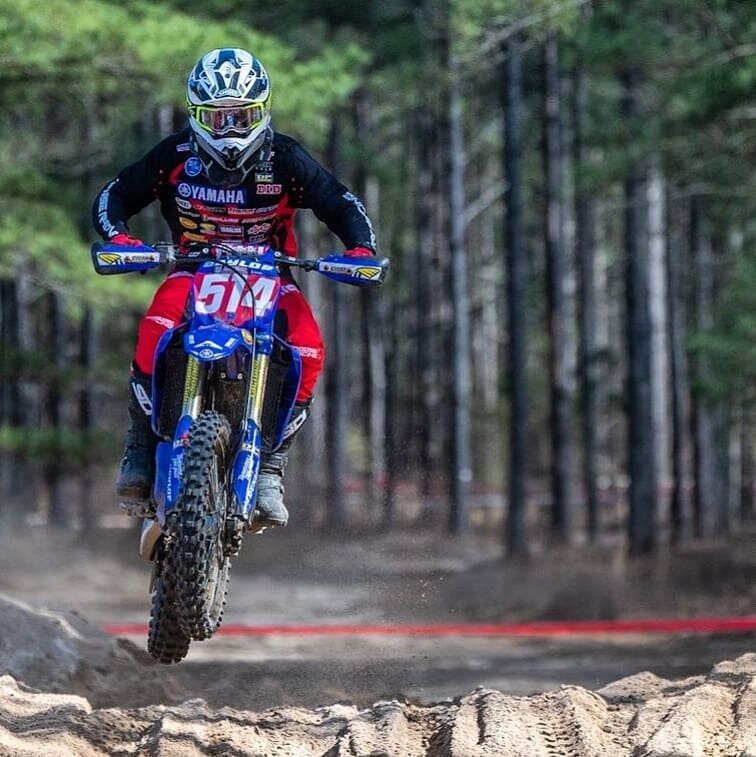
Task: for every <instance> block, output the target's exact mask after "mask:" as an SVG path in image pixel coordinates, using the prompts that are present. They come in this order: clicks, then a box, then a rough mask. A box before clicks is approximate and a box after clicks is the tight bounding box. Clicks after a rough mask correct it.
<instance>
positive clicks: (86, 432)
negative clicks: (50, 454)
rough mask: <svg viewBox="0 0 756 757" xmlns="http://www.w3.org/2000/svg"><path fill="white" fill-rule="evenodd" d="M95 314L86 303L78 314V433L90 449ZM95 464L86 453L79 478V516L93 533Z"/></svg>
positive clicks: (86, 531) (95, 524) (93, 421)
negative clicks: (79, 372)
mask: <svg viewBox="0 0 756 757" xmlns="http://www.w3.org/2000/svg"><path fill="white" fill-rule="evenodd" d="M95 334H96V332H95V317H94V312H93V310H92V308H91V307H90V306H88V305H87V306H85V308H84V312H83V314H82V316H81V325H80V332H79V368H80V370H81V387H80V389H79V433H80V434H81V436H82V438H83V439H84V441H85V445H84V446H85V449H86V450H89V449H90V448H91V446H92V444H93V442H94V440H93V439H92V438H91V435H92V431H93V430H94V429H95V428H96V423H95V417H96V416H95V413H96V410H95V396H94V393H95V387H94V383H93V382H94V377H93V375H92V373H93V370H94V363H95V350H96V346H95V339H96V337H95ZM93 473H94V468H93V465H92V462H91V460H89V459H88V458H87V457H85V459H84V460H82V463H81V474H80V479H79V496H80V497H81V500H80V517H81V523H82V527H83V529H84V532H85V533H92V532H93V531H94V530H95V529H96V527H97V511H96V508H95V507H94V502H93V499H92V490H93V487H94V475H93Z"/></svg>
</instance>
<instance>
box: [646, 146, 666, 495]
mask: <svg viewBox="0 0 756 757" xmlns="http://www.w3.org/2000/svg"><path fill="white" fill-rule="evenodd" d="M664 185H665V180H664V177H663V176H662V173H661V169H660V167H659V162H658V159H655V160H654V162H653V164H652V167H651V170H650V172H649V180H648V191H647V195H646V197H647V201H648V250H649V301H650V313H651V334H652V341H651V360H652V363H651V365H652V370H651V393H652V407H653V415H654V439H655V444H656V470H657V476H658V480H659V482H660V483H661V484H662V485H663V488H664V489H665V490H666V488H667V487H666V484H667V482H668V481H669V474H670V471H669V457H670V456H669V451H670V450H669V447H670V432H669V422H668V420H667V419H668V416H669V407H668V404H667V396H668V388H669V386H668V384H669V381H668V375H669V363H668V354H669V353H668V350H667V303H668V293H667V280H666V275H665V260H666V234H665V223H666V213H665V209H664V201H665V192H664Z"/></svg>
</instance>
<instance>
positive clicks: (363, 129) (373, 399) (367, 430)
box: [353, 89, 386, 520]
mask: <svg viewBox="0 0 756 757" xmlns="http://www.w3.org/2000/svg"><path fill="white" fill-rule="evenodd" d="M353 114H354V129H355V133H356V135H357V141H358V146H359V147H360V151H361V152H362V153H363V154H364V153H366V151H367V147H366V145H367V142H368V140H369V139H370V133H371V130H370V126H371V124H370V111H369V103H368V100H367V98H366V96H365V92H364V90H362V89H361V90H359V91H358V92H357V93H356V94H355V97H354V109H353ZM365 166H366V159H363V160H360V161H358V164H357V167H356V171H355V181H354V184H355V189H356V191H357V193H358V194H359V195H360V196H361V197H362V199H363V200H364V202H365V204H366V206H367V208H368V212H369V213H370V216H371V219H372V221H373V224H374V225H375V224H376V223H377V220H378V201H379V188H378V182H377V181H376V180H375V179H374V178H371V177H368V176H367V174H366V172H365ZM385 301H386V297H385V293H384V292H375V291H372V290H370V289H362V290H360V315H361V318H360V324H361V328H360V330H361V339H360V349H361V351H362V355H361V357H362V382H361V383H362V386H363V388H364V397H363V398H362V402H361V406H362V426H363V434H364V437H365V448H366V455H365V463H366V464H365V472H364V484H365V504H366V509H367V514H368V517H369V518H370V519H371V520H372V519H374V518H375V516H376V514H377V510H378V506H379V502H380V499H381V498H380V497H379V491H380V487H381V486H382V485H383V477H384V473H385V459H384V441H385V434H384V423H385V416H386V408H385V403H386V378H385V370H384V352H385V344H384V328H383V322H384V313H385V311H386V308H385Z"/></svg>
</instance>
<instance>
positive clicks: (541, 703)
mask: <svg viewBox="0 0 756 757" xmlns="http://www.w3.org/2000/svg"><path fill="white" fill-rule="evenodd" d="M125 536H126V537H127V538H125V539H121V538H120V537H118V539H116V540H114V541H111V542H109V543H104V542H103V545H102V549H101V550H100V551H97V552H94V551H92V550H91V549H89V548H87V549H84V550H82V549H81V548H80V547H79V546H78V545H77V544H76V543H67V544H63V543H60V540H58V541H55V542H51V541H50V540H49V539H47V538H45V539H41V540H39V541H38V542H37V541H35V538H36V537H34V536H33V535H31V536H30V537H29V538H28V539H26V540H25V542H24V543H23V544H22V543H20V542H19V543H17V544H16V545H14V544H6V545H4V548H3V549H0V592H6V593H7V594H8V595H9V596H12V597H24V600H25V601H24V602H19V601H18V600H15V599H8V598H3V597H2V596H0V676H3V674H5V675H4V676H3V677H2V678H0V755H2V756H3V757H4V756H5V755H6V754H10V755H45V754H47V755H51V756H52V755H54V756H55V757H59V756H60V757H63V756H65V755H76V756H77V757H79V755H83V756H86V755H94V754H98V755H99V754H103V755H104V754H108V755H110V754H112V755H121V754H123V755H125V754H140V755H194V754H218V755H261V756H265V757H269V756H273V755H278V756H280V757H282V756H283V755H291V756H292V757H308V755H319V756H321V757H339V756H340V755H341V756H343V755H360V757H394V756H396V757H412V755H435V756H440V755H443V756H444V757H454V756H456V757H480V756H482V755H492V756H493V755H496V757H507V755H522V756H523V757H526V756H527V757H539V756H540V755H545V756H546V757H565V756H567V755H570V756H571V757H586V756H587V755H597V756H598V755H600V756H601V757H615V756H616V757H622V755H628V757H631V756H632V757H653V756H654V755H659V756H660V757H661V755H664V757H685V756H686V755H695V756H696V757H699V755H700V757H720V756H722V757H756V741H755V740H756V683H754V681H755V680H756V655H753V654H744V653H748V652H752V651H753V650H754V647H755V646H756V645H755V644H754V637H753V635H752V634H740V635H731V636H703V635H701V636H691V637H680V638H676V637H664V636H650V637H643V636H623V637H617V638H609V637H606V638H602V637H592V638H575V639H559V640H543V639H541V640H536V639H516V640H513V639H491V638H467V639H464V638H447V639H443V640H440V639H434V638H409V637H397V638H390V639H378V638H374V639H370V638H361V637H355V638H352V639H343V638H337V639H334V638H310V639H299V638H284V637H280V638H269V639H224V638H218V639H213V640H211V641H210V642H204V643H202V644H197V645H195V646H193V648H192V651H191V652H190V655H189V658H188V659H187V660H186V661H185V662H184V663H181V664H180V665H178V666H172V667H167V668H166V667H164V666H158V665H156V664H154V663H153V662H152V661H151V660H150V659H149V658H148V657H147V655H146V653H145V652H144V651H143V648H144V639H143V638H134V639H133V640H132V641H129V640H119V639H113V638H111V637H109V636H106V635H105V634H104V633H102V632H101V631H100V630H99V628H98V624H99V623H102V622H104V621H113V620H119V621H130V622H142V623H143V622H144V621H145V620H146V618H147V614H148V612H147V596H146V591H145V584H146V573H147V569H146V568H147V566H145V565H144V564H140V563H139V562H138V561H136V560H135V558H134V557H133V543H132V537H131V535H128V534H126V535H125ZM275 536H277V535H275ZM275 536H274V539H269V540H266V541H262V540H261V541H260V542H259V543H257V544H255V550H254V551H252V550H250V552H249V553H247V555H246V556H245V555H243V558H244V559H242V560H240V562H239V565H237V566H235V573H234V577H233V581H232V588H231V593H230V597H229V600H230V607H229V613H228V616H227V617H228V620H229V622H262V623H265V622H267V623H293V622H313V621H317V622H322V621H324V620H325V621H326V622H371V621H372V622H376V621H382V622H394V623H399V622H402V621H407V620H408V619H422V620H426V621H428V620H436V621H440V620H447V621H448V620H450V619H452V620H455V621H464V620H489V619H506V620H525V619H555V618H559V617H572V618H575V617H579V618H590V617H618V616H619V617H622V616H623V613H624V616H625V617H643V616H648V615H649V614H661V613H663V614H668V615H678V616H679V617H685V616H690V615H696V614H698V615H701V614H704V613H706V614H713V613H716V612H727V613H734V614H748V613H749V612H752V608H753V599H754V594H753V591H754V582H753V580H752V579H753V576H754V562H753V550H752V544H744V545H742V549H741V550H740V552H739V553H738V554H739V555H740V556H739V557H737V559H736V557H735V556H734V553H733V551H732V550H731V549H729V548H728V549H727V550H721V549H719V548H717V549H716V550H715V551H713V552H712V551H711V550H710V551H708V552H706V553H705V554H704V555H700V556H699V555H698V554H693V555H692V556H691V555H682V556H681V558H680V559H678V560H677V562H676V563H675V564H670V565H669V566H667V567H665V566H664V565H661V566H660V565H655V566H653V569H651V568H647V567H646V566H639V567H638V568H634V567H632V566H624V567H623V566H620V567H621V570H620V569H615V568H614V567H611V566H610V568H609V569H607V567H606V562H605V561H604V560H602V559H599V560H595V561H592V562H583V563H580V562H579V561H578V560H577V559H576V558H575V557H574V556H569V557H568V558H567V559H564V560H562V561H561V562H557V561H552V562H550V563H543V564H538V565H536V564H529V565H524V566H519V567H518V566H511V565H510V566H507V565H504V564H502V563H501V562H498V561H496V560H495V559H492V558H493V555H492V554H491V553H486V552H485V550H483V551H482V550H481V547H480V545H479V544H468V545H464V544H463V545H461V546H456V545H450V544H449V543H448V542H447V543H444V542H440V543H438V544H437V543H435V542H434V541H433V539H431V538H428V539H427V540H426V541H423V540H422V539H420V538H418V536H417V535H412V536H411V537H409V538H407V539H397V538H396V537H394V536H392V537H391V539H390V540H385V541H381V540H372V541H367V540H365V539H356V540H354V541H353V542H351V543H349V542H347V543H336V542H330V543H329V542H321V543H320V544H318V543H317V542H316V541H315V540H313V539H312V538H311V537H309V536H308V538H307V539H305V540H302V539H298V538H296V537H295V538H292V537H290V536H288V535H287V536H286V537H285V539H284V538H282V539H279V540H278V541H277V542H276V541H275ZM103 538H110V537H107V535H106V536H105V537H103ZM287 540H288V541H287ZM258 545H259V546H258ZM594 564H595V566H596V567H593V565H594ZM648 575H651V576H652V577H653V580H651V581H649V580H645V579H646V577H647V576H648ZM49 608H55V609H49ZM72 610H76V612H77V613H81V614H74V613H72V612H71V611H72ZM82 616H86V618H89V620H86V619H85V618H84V617H82ZM726 658H739V659H737V661H736V662H734V663H721V664H719V665H716V666H715V667H714V669H713V670H712V671H711V673H709V674H708V675H705V674H706V671H707V670H709V669H710V668H711V666H712V664H714V663H715V662H716V661H717V660H721V659H726ZM638 670H650V671H654V673H655V674H656V675H654V674H652V673H642V674H640V675H634V676H631V677H630V678H625V679H623V680H621V681H619V682H618V683H615V684H609V682H610V681H612V680H613V679H616V678H622V676H627V675H628V674H631V673H635V672H636V671H638ZM657 675H659V676H665V677H666V678H669V679H671V680H672V679H677V678H682V679H684V680H680V681H677V682H675V683H671V682H670V681H667V680H664V679H662V678H657V677H656V676H657ZM691 675H693V676H694V677H692V678H691V677H689V676H691ZM696 676H697V677H696ZM478 684H482V685H483V686H484V687H485V688H479V689H476V690H475V691H474V692H473V693H471V694H468V695H467V696H465V697H462V698H457V699H451V698H450V699H448V700H446V701H441V700H444V699H445V698H446V697H459V695H460V694H462V693H463V692H465V691H470V690H471V689H474V688H475V686H476V685H478ZM560 684H571V685H567V686H560ZM32 686H33V687H34V689H30V688H29V687H32ZM601 687H603V688H601ZM596 689H598V691H597V692H596V691H592V690H596ZM544 690H550V691H546V693H537V694H535V695H533V696H514V695H516V694H522V695H525V694H531V693H533V692H543V691H544ZM42 692H44V693H42ZM502 692H504V693H502ZM395 697H396V698H397V699H398V701H396V700H395V699H394V698H395ZM187 700H189V701H187ZM377 700H384V701H379V702H378V703H377V704H373V703H374V702H376V701H377ZM339 701H341V703H340V704H332V703H333V702H339ZM438 702H441V703H440V704H439V703H438ZM271 707H274V708H276V709H271Z"/></svg>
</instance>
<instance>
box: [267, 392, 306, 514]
mask: <svg viewBox="0 0 756 757" xmlns="http://www.w3.org/2000/svg"><path fill="white" fill-rule="evenodd" d="M310 403H311V401H309V400H308V401H307V402H297V403H296V404H295V405H294V411H293V412H292V414H291V420H290V421H289V425H288V426H287V427H286V431H284V440H283V442H282V443H281V446H280V447H279V448H278V449H277V450H276V451H275V452H263V454H262V459H261V460H260V473H259V474H258V477H257V509H256V517H255V525H259V526H266V527H271V526H285V525H286V524H287V523H288V522H289V511H288V510H287V509H286V506H285V505H284V501H283V495H284V486H283V477H284V471H285V470H286V464H287V462H288V461H289V448H290V447H291V443H292V442H293V441H294V438H295V437H296V435H297V434H298V433H299V431H300V430H301V428H302V426H304V424H305V421H306V420H307V418H308V417H309V415H310Z"/></svg>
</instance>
